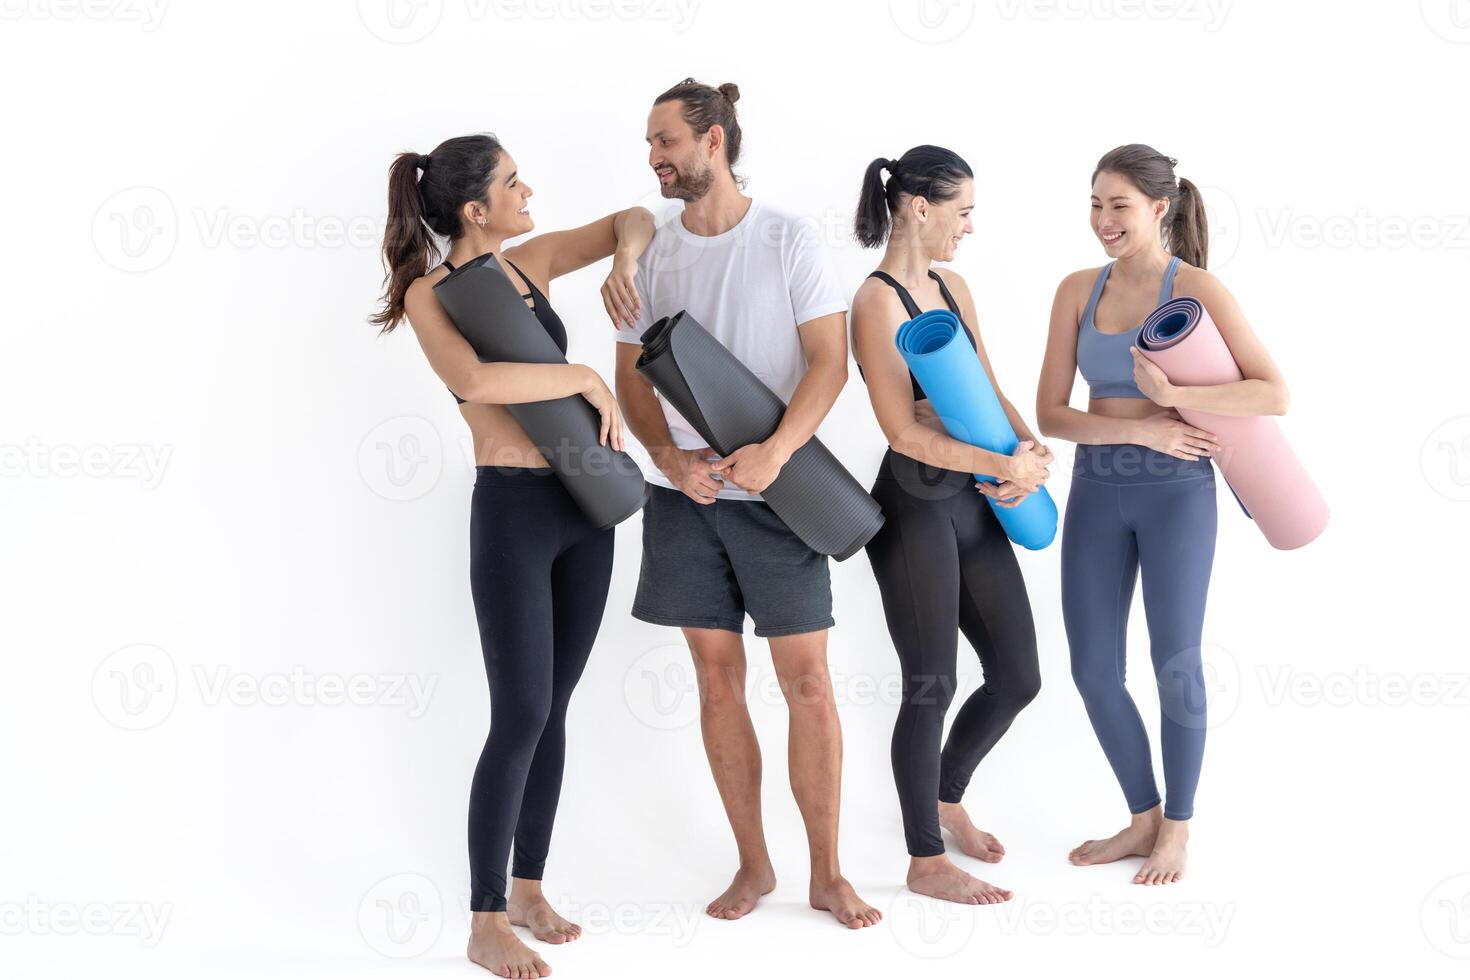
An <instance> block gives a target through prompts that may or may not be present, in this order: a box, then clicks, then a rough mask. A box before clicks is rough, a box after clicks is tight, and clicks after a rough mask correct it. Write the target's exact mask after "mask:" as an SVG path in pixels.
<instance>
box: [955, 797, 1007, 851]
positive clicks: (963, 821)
mask: <svg viewBox="0 0 1470 980" xmlns="http://www.w3.org/2000/svg"><path fill="white" fill-rule="evenodd" d="M939 826H941V827H943V828H944V829H945V830H947V831H949V832H950V833H951V834H953V835H954V839H955V842H956V843H957V844H959V845H960V850H961V851H964V852H965V853H966V854H968V855H970V857H972V858H979V859H980V860H981V861H985V862H986V863H988V864H995V863H996V862H998V861H999V860H1000V859H1001V858H1003V857H1005V854H1006V849H1005V848H1004V847H1001V846H1000V841H998V840H996V839H995V838H994V837H993V836H991V835H990V834H987V833H986V832H985V831H983V830H981V829H980V828H979V827H977V826H975V824H974V822H973V821H971V820H970V815H969V814H968V813H966V812H965V808H964V806H963V805H962V804H959V803H945V802H943V801H940V804H939Z"/></svg>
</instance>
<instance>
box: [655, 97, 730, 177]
mask: <svg viewBox="0 0 1470 980" xmlns="http://www.w3.org/2000/svg"><path fill="white" fill-rule="evenodd" d="M739 100H740V87H739V86H738V85H736V84H735V83H734V82H724V83H723V84H721V85H720V86H719V87H717V88H716V87H714V86H710V85H706V84H704V83H703V82H696V81H695V80H694V79H692V78H686V79H684V80H683V81H682V82H680V83H679V84H678V85H675V86H674V87H673V88H671V89H669V90H668V91H667V92H665V93H664V94H663V95H660V96H659V97H658V98H656V99H654V100H653V104H654V105H663V104H664V103H665V102H674V101H678V102H682V103H684V113H683V115H684V121H685V122H686V123H688V124H689V128H690V129H692V130H694V137H695V139H699V138H701V137H703V136H704V134H705V133H707V132H709V130H710V127H711V126H719V127H720V129H722V130H724V132H725V162H726V163H728V164H729V165H730V175H731V176H732V177H733V176H734V175H735V164H736V163H737V162H739V160H740V123H739V121H738V120H736V118H735V103H736V102H738V101H739ZM737 179H738V178H737Z"/></svg>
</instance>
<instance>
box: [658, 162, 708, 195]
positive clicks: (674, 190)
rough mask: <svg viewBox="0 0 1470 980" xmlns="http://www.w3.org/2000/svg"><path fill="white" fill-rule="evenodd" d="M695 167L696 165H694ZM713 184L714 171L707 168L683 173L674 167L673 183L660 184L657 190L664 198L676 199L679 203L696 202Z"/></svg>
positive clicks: (683, 171)
mask: <svg viewBox="0 0 1470 980" xmlns="http://www.w3.org/2000/svg"><path fill="white" fill-rule="evenodd" d="M695 166H698V164H697V163H696V164H695ZM714 182H715V175H714V171H713V170H712V169H710V168H709V167H704V168H703V169H700V170H697V171H695V170H691V171H685V170H682V169H680V168H678V167H675V168H674V182H673V183H672V184H660V185H659V188H658V190H659V193H660V194H662V195H663V196H664V197H669V198H677V199H679V200H681V201H697V200H699V199H700V198H702V197H704V195H706V194H708V193H709V189H710V187H712V186H713V185H714Z"/></svg>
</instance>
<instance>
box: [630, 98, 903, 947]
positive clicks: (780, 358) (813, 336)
mask: <svg viewBox="0 0 1470 980" xmlns="http://www.w3.org/2000/svg"><path fill="white" fill-rule="evenodd" d="M739 98H740V90H739V89H738V88H736V87H735V86H734V85H732V84H730V83H728V82H727V83H725V84H723V85H721V86H719V87H718V88H714V87H711V86H709V85H705V84H702V83H700V82H696V81H695V80H694V79H692V78H686V79H685V80H684V81H682V82H680V83H679V84H677V85H675V86H674V87H673V88H671V89H669V90H668V91H667V92H664V93H663V94H662V95H660V96H659V97H658V98H657V99H656V100H654V104H653V109H652V111H651V112H650V113H649V115H648V132H647V139H648V144H649V155H648V162H649V165H650V166H651V167H652V168H653V171H654V173H655V174H656V175H657V176H658V181H659V190H660V192H661V193H662V194H663V196H664V197H666V198H677V199H679V200H681V201H683V202H684V207H683V210H682V211H681V212H678V213H676V214H675V215H674V216H673V217H671V218H669V219H668V220H667V221H666V222H665V223H664V224H663V225H662V226H660V227H659V228H658V230H657V232H656V233H655V235H654V241H653V244H652V245H651V246H649V248H648V250H647V251H646V252H644V254H643V257H642V258H641V259H640V260H639V263H638V273H637V275H636V277H635V283H636V285H637V289H638V294H639V296H640V297H642V300H643V305H642V312H641V315H640V316H639V318H638V322H637V324H636V326H634V327H631V328H630V327H627V326H625V325H621V324H620V325H619V330H618V340H619V341H620V342H621V346H620V347H619V348H618V362H617V393H618V400H619V402H620V403H621V405H622V407H623V412H624V415H625V417H626V419H627V423H628V426H629V428H631V429H632V431H633V433H634V435H636V436H637V437H638V439H639V441H640V442H641V443H642V444H643V446H644V448H645V449H647V450H648V452H649V454H650V456H651V457H652V459H653V462H654V464H655V465H656V467H657V472H650V473H649V474H648V479H649V483H651V484H652V485H653V486H652V487H651V488H650V494H651V497H650V500H649V502H648V505H647V506H646V507H645V508H644V510H643V562H642V569H641V572H640V575H639V580H638V591H637V596H636V598H635V599H634V603H633V615H634V616H635V617H637V618H638V619H642V620H644V621H646V622H650V623H657V624H660V625H664V626H677V627H680V628H681V629H682V630H683V632H684V638H685V640H686V641H687V642H688V644H689V650H690V653H691V654H692V656H693V659H694V668H695V674H696V676H697V678H698V682H699V694H700V727H701V730H702V732H703V735H704V745H705V752H706V754H707V755H708V756H709V762H710V769H711V770H712V771H713V773H714V777H715V784H716V785H717V786H718V788H719V791H720V798H721V800H722V801H723V802H724V806H725V814H726V816H727V817H728V818H729V821H730V827H731V829H732V830H733V831H734V834H735V844H736V848H737V852H738V855H739V860H740V867H739V869H738V870H737V871H736V872H735V878H734V880H733V881H732V882H731V883H730V887H729V888H727V889H726V890H725V892H724V893H723V894H721V895H720V896H719V897H718V898H716V899H715V900H714V901H712V902H711V903H710V904H709V906H708V907H707V909H706V911H707V912H708V913H709V914H710V915H712V916H715V917H716V918H724V919H738V918H740V917H741V916H743V915H745V914H746V913H748V912H750V911H751V910H752V909H753V908H754V907H755V905H756V902H757V901H759V899H760V897H761V896H762V895H764V894H767V893H769V892H770V891H771V890H772V889H774V888H775V887H776V875H775V871H774V869H773V867H772V865H771V858H770V854H769V853H768V852H767V850H766V841H765V832H764V829H763V827H762V821H761V806H760V797H761V754H760V745H759V744H758V743H757V741H756V738H755V729H754V726H753V725H752V723H751V718H750V712H749V711H748V710H747V708H746V705H745V648H744V645H743V643H742V640H741V634H742V632H743V630H744V625H745V617H746V615H747V614H749V615H750V617H751V619H752V620H753V621H754V623H755V634H756V635H757V636H764V637H766V638H767V640H768V642H769V644H770V648H771V660H772V663H773V664H774V666H775V670H776V674H777V677H778V679H779V681H780V684H781V690H782V693H783V694H784V695H785V697H786V704H787V708H788V710H789V712H790V737H789V745H790V750H789V767H790V774H791V789H792V793H793V795H794V796H795V797H796V804H797V807H798V808H799V809H800V810H801V815H802V820H803V821H804V822H805V824H806V831H807V840H808V843H809V845H810V849H811V887H810V895H809V897H810V902H811V905H812V907H813V908H815V909H820V910H823V911H830V912H831V913H832V914H833V915H834V916H836V917H837V919H838V921H839V922H841V923H843V924H844V925H846V926H848V927H849V928H852V929H861V928H863V927H864V926H870V925H874V924H876V923H877V922H878V921H879V919H880V918H881V914H880V913H879V912H878V910H877V909H875V908H873V907H872V906H870V905H868V904H867V903H866V902H864V901H863V900H862V899H860V898H859V897H858V896H857V893H856V892H855V891H854V890H853V888H852V886H851V885H850V884H848V882H847V880H846V879H845V878H843V877H842V874H841V871H840V870H839V868H838V860H837V824H838V811H839V798H840V795H841V781H842V730H841V726H840V724H839V722H838V718H837V708H836V703H835V700H834V698H833V694H832V682H831V678H830V676H829V675H828V673H827V630H828V628H829V627H831V626H832V625H834V620H833V618H832V588H831V580H830V576H829V573H828V568H827V558H826V556H825V555H820V554H818V553H817V552H815V551H813V550H812V549H811V548H809V547H807V545H806V544H805V543H803V542H802V541H801V540H800V539H799V538H798V537H797V536H796V535H795V534H793V533H792V532H791V530H790V529H789V528H787V527H786V525H785V524H784V523H782V522H781V520H780V519H779V518H778V517H776V515H775V514H774V512H772V510H771V508H770V506H769V505H767V504H766V503H764V501H763V500H762V498H761V495H760V493H761V491H762V490H764V489H765V488H766V487H768V486H769V485H770V484H771V482H772V481H773V480H775V478H776V476H777V475H778V474H779V473H780V472H781V467H782V466H783V465H785V463H786V461H787V460H789V459H790V458H791V455H792V453H794V452H795V451H796V450H797V449H799V448H800V447H801V446H802V445H803V444H804V443H806V441H807V440H808V439H810V438H811V437H812V436H813V434H815V433H816V430H817V426H818V424H819V423H820V422H821V421H822V419H823V418H824V417H825V416H826V414H827V412H828V411H829V410H831V408H832V403H833V402H834V401H835V400H836V399H837V395H838V393H839V392H840V391H841V390H842V386H843V384H844V383H845V382H846V380H847V297H846V295H845V294H844V292H843V290H842V289H841V287H840V285H839V284H838V281H837V278H836V276H835V274H834V273H833V271H832V269H831V266H830V265H829V264H828V261H827V257H826V255H825V254H824V253H823V251H822V248H821V243H820V242H819V241H818V237H817V234H816V231H815V228H814V226H813V225H812V224H811V223H810V222H807V221H805V220H803V219H801V218H799V217H798V216H796V215H793V214H789V213H786V212H784V211H781V210H778V209H776V208H773V207H771V206H769V205H766V204H763V203H761V202H758V201H753V200H751V198H749V197H746V196H745V195H744V194H742V193H741V186H742V184H743V181H742V180H741V179H739V178H737V177H736V175H735V173H734V170H733V169H732V168H733V167H734V165H735V164H736V163H737V162H738V160H739V157H740V139H741V132H740V124H739V122H738V121H737V120H736V118H735V102H736V101H737V100H738V99H739ZM680 310H688V312H689V314H690V315H691V316H693V317H694V319H695V320H697V321H698V322H699V323H700V324H701V325H703V326H704V328H705V329H706V330H708V331H709V332H710V333H711V334H712V335H713V336H714V337H715V339H717V340H718V341H720V343H722V344H724V345H725V347H727V348H728V349H729V350H730V352H731V353H733V354H734V355H735V356H736V357H737V358H738V359H739V360H740V361H741V362H742V363H743V364H744V365H745V366H746V367H748V368H749V369H750V370H751V371H753V372H754V373H755V374H756V375H757V376H758V377H760V379H761V380H762V381H764V382H765V383H766V385H767V386H768V387H770V388H771V390H772V391H774V392H775V393H776V394H777V395H779V396H780V397H781V399H782V400H783V401H785V402H786V403H787V409H786V413H785V415H784V416H783V417H782V420H781V424H780V425H779V426H778V428H777V429H776V431H775V433H774V434H773V435H772V436H771V437H770V438H769V439H767V440H766V441H764V442H760V443H752V444H751V445H748V446H743V447H741V448H740V449H738V450H737V451H735V452H733V453H731V454H730V455H729V456H726V457H724V458H720V457H719V456H717V455H716V454H715V453H714V452H713V450H711V449H710V447H709V446H707V445H705V444H704V440H703V439H702V438H701V437H700V436H699V434H698V433H697V432H696V431H695V430H694V428H693V427H692V426H690V424H689V423H688V421H687V420H685V419H684V418H683V417H682V416H681V415H680V414H679V413H678V412H677V411H675V410H674V408H673V407H672V406H671V405H669V404H668V403H667V402H666V401H664V400H663V399H662V398H661V397H660V396H659V395H658V394H657V393H656V392H655V391H654V389H653V388H652V386H650V385H649V384H648V382H647V381H645V380H644V379H643V377H642V376H641V375H640V374H639V373H638V371H637V361H638V356H639V354H640V353H641V351H642V345H641V341H640V337H641V336H642V334H643V331H645V330H646V329H648V327H650V326H651V325H652V324H653V323H654V322H655V321H657V320H658V319H659V318H661V317H665V316H672V315H674V314H676V313H678V312H679V311H680Z"/></svg>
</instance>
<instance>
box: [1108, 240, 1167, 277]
mask: <svg viewBox="0 0 1470 980" xmlns="http://www.w3.org/2000/svg"><path fill="white" fill-rule="evenodd" d="M1172 257H1173V256H1171V255H1170V254H1169V253H1168V252H1166V251H1164V246H1163V244H1162V243H1161V242H1154V243H1153V244H1152V245H1151V246H1149V247H1148V248H1145V249H1141V250H1140V251H1138V252H1135V253H1133V254H1131V255H1124V256H1122V257H1120V258H1119V259H1118V260H1117V261H1116V262H1114V263H1113V275H1114V276H1115V277H1116V276H1120V275H1121V276H1122V278H1123V279H1124V280H1125V281H1127V282H1152V281H1153V280H1155V279H1159V278H1161V277H1162V276H1163V275H1164V270H1165V269H1167V268H1168V267H1169V259H1171V258H1172Z"/></svg>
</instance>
